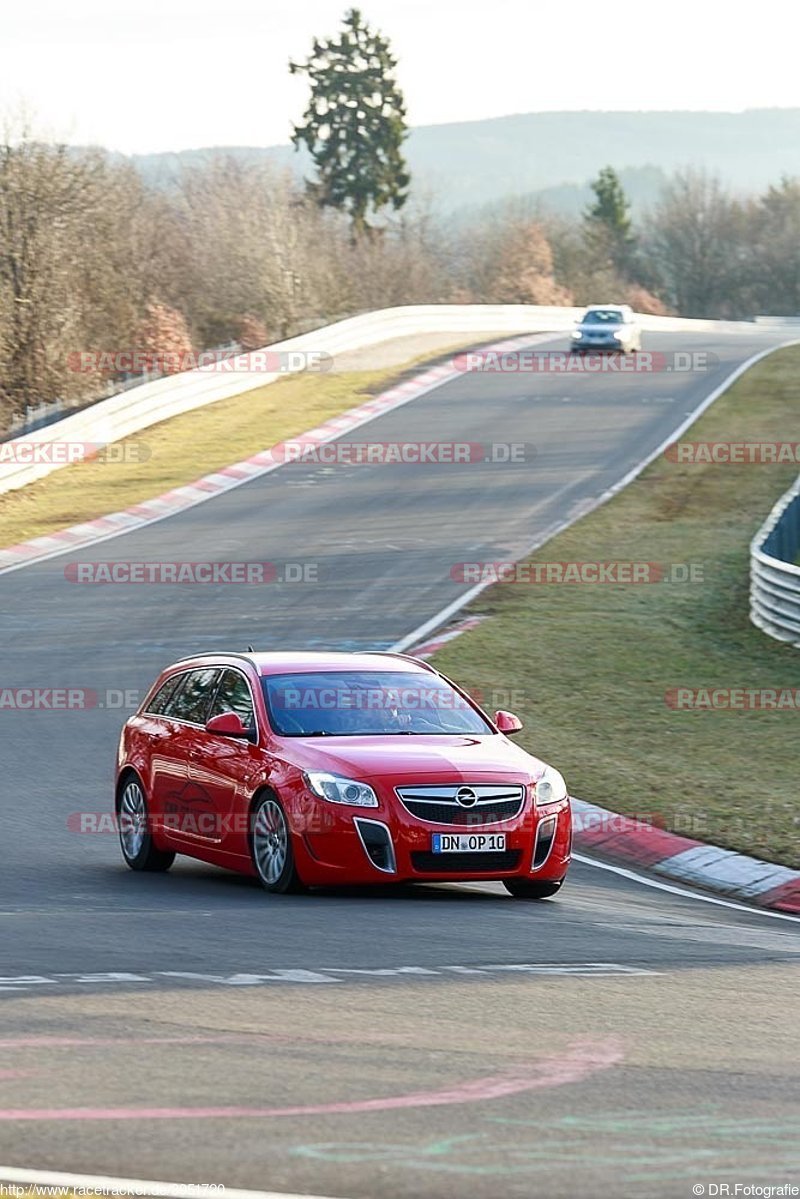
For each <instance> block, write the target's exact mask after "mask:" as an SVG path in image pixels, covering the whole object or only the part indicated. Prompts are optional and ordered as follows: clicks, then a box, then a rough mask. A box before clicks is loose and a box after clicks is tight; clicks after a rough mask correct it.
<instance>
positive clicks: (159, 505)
mask: <svg viewBox="0 0 800 1199" xmlns="http://www.w3.org/2000/svg"><path fill="white" fill-rule="evenodd" d="M552 336H553V334H552V333H539V334H528V335H527V336H524V337H512V338H508V339H507V340H505V341H501V342H497V343H496V344H494V345H492V346H491V347H487V349H491V350H492V351H497V352H498V353H503V352H504V351H511V350H520V349H524V348H525V347H527V346H531V345H535V344H537V343H539V342H542V341H548V340H550V339H551V338H552ZM461 377H462V372H461V371H459V370H456V369H455V368H454V367H453V365H452V363H451V362H449V361H448V362H443V363H439V364H438V365H437V366H432V367H430V368H429V369H428V370H426V371H424V372H423V373H422V374H420V375H417V376H415V378H413V379H409V380H407V381H406V382H404V383H398V384H397V386H396V387H392V388H390V389H389V390H388V391H385V392H383V393H382V394H381V395H379V396H376V397H375V399H373V400H368V401H367V403H365V404H359V405H358V407H356V408H351V409H349V411H347V412H344V413H343V414H342V415H341V416H336V417H332V418H331V420H328V421H325V423H324V424H322V425H318V426H317V428H316V429H310V430H309V431H308V432H307V433H300V434H298V436H297V437H291V438H288V439H287V441H282V442H279V443H278V444H277V445H274V446H271V447H270V448H269V449H266V450H262V451H261V452H260V453H258V454H254V455H253V457H252V458H245V459H244V461H242V462H236V463H234V465H233V466H226V467H224V468H223V469H222V470H218V471H215V472H214V473H213V474H210V475H204V476H203V478H202V479H197V480H196V481H195V482H194V483H189V484H187V485H186V486H184V487H176V488H174V490H172V491H167V492H165V493H164V494H163V495H159V496H157V497H156V498H155V499H152V500H145V501H143V502H142V503H141V504H134V505H133V506H132V507H130V508H124V509H122V511H120V512H112V513H110V515H108V516H100V517H98V518H97V519H96V520H89V521H86V522H85V523H83V524H79V525H72V526H71V527H70V528H67V529H61V530H60V531H59V532H57V533H51V534H48V535H47V536H44V537H34V538H32V539H31V540H30V541H22V542H20V543H19V544H18V545H12V546H9V547H7V548H6V549H0V574H5V573H7V572H8V571H11V570H19V569H20V567H22V566H27V565H28V564H29V563H31V562H39V561H42V560H43V559H46V558H55V557H57V556H58V555H59V554H65V553H69V551H70V550H74V549H80V548H83V547H85V546H88V545H95V544H97V543H98V542H100V541H109V540H110V539H111V538H112V537H120V536H122V534H124V533H130V532H131V531H132V530H133V529H139V528H142V527H144V526H145V525H151V524H155V523H156V521H159V520H165V519H166V518H167V517H169V516H174V515H175V514H176V513H177V512H184V511H185V510H186V509H187V508H193V507H195V505H197V504H202V503H204V502H205V501H206V500H210V499H214V498H215V497H216V496H218V495H221V494H222V493H223V492H225V491H231V490H232V489H233V488H234V487H240V486H241V485H242V484H243V483H249V482H250V481H251V480H252V479H256V478H259V477H260V476H261V475H267V474H269V473H270V472H271V471H274V470H278V469H279V468H280V467H281V466H284V465H285V461H284V452H285V450H286V447H287V445H291V447H292V449H293V450H295V451H296V449H297V447H298V446H299V447H302V448H307V447H311V446H321V445H327V444H328V443H329V442H331V441H335V440H336V439H337V438H339V437H341V436H342V434H343V433H349V432H352V430H353V429H358V428H360V427H361V426H362V425H366V424H368V423H369V422H370V421H373V420H375V419H376V418H377V417H379V416H383V415H384V414H385V413H387V412H391V411H393V410H394V409H395V408H400V407H402V406H403V404H408V403H409V402H410V401H411V400H416V399H419V397H420V396H423V395H426V394H427V393H428V392H430V391H433V390H435V388H437V387H441V386H442V384H444V383H449V382H450V381H452V380H453V379H458V378H461ZM301 452H302V450H301Z"/></svg>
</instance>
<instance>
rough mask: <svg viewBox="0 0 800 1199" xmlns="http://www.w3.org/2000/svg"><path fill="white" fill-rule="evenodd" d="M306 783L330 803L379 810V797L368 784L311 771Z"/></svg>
mask: <svg viewBox="0 0 800 1199" xmlns="http://www.w3.org/2000/svg"><path fill="white" fill-rule="evenodd" d="M306 782H307V783H308V785H309V787H310V788H311V790H312V791H313V792H314V794H315V795H318V796H319V797H320V799H327V801H328V803H343V804H349V805H350V806H351V807H353V808H377V806H378V797H377V795H376V794H375V792H374V791H373V790H372V787H368V786H367V784H366V783H357V782H356V781H355V780H354V779H343V778H340V777H339V776H338V775H336V774H323V773H322V772H321V771H319V770H310V771H309V772H308V774H307V775H306Z"/></svg>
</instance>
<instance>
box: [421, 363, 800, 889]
mask: <svg viewBox="0 0 800 1199" xmlns="http://www.w3.org/2000/svg"><path fill="white" fill-rule="evenodd" d="M799 409H800V348H791V349H787V350H783V351H780V352H778V353H777V354H774V355H772V356H770V357H769V358H767V359H765V360H764V361H763V362H761V363H760V364H758V365H757V366H755V367H754V368H753V369H752V370H750V371H748V372H747V374H746V375H744V376H743V377H742V378H741V379H740V380H739V381H738V382H737V383H736V384H735V385H734V387H733V388H732V389H731V390H730V391H729V392H727V393H726V394H725V395H724V396H722V397H721V398H720V399H719V400H717V401H716V403H715V404H713V405H712V407H711V408H710V409H709V411H708V412H707V413H706V414H705V415H704V416H703V417H702V419H701V420H700V421H699V422H698V423H697V424H695V425H694V426H693V428H692V429H691V430H690V431H689V432H688V433H687V435H686V440H691V441H701V440H702V441H705V440H708V441H740V440H748V441H755V440H769V441H772V440H779V441H781V440H792V439H794V436H795V435H796V429H797V414H798V410H799ZM793 431H794V432H793ZM795 475H796V467H792V466H776V465H772V466H757V465H713V466H712V465H693V466H690V465H684V464H677V463H675V462H671V461H668V460H667V459H665V458H661V459H659V460H657V461H656V462H654V463H653V464H652V465H651V466H650V467H649V468H648V469H647V470H646V471H645V472H644V473H643V474H642V475H641V476H640V478H639V479H637V480H636V481H635V482H634V483H632V484H631V485H630V486H629V487H628V488H627V489H626V490H625V491H624V492H623V493H621V494H620V495H619V496H617V497H616V498H615V499H613V500H612V501H611V502H610V503H608V504H606V505H605V506H604V507H602V508H600V509H598V510H597V511H596V512H595V513H593V514H591V515H589V516H587V517H584V519H583V520H581V521H579V523H578V524H577V525H575V526H574V527H573V528H571V529H569V530H567V531H566V532H564V533H562V534H560V535H559V536H558V537H556V538H554V539H553V540H552V541H550V542H549V543H548V544H547V545H546V546H543V547H542V548H541V549H540V550H538V551H537V552H536V553H535V554H533V555H532V557H531V558H530V559H529V561H530V562H532V563H544V562H555V563H563V562H612V561H614V562H658V563H663V564H669V563H696V564H699V568H700V570H701V572H702V576H703V581H702V583H700V582H695V583H687V584H683V585H679V584H673V583H667V582H660V583H657V584H656V583H654V584H650V585H624V586H623V585H610V584H595V585H589V584H584V585H569V584H563V585H547V584H538V585H536V584H521V583H520V584H510V583H506V584H498V585H496V586H494V587H492V588H491V589H490V590H488V591H486V592H484V593H483V594H482V595H481V596H480V597H479V598H478V599H477V600H476V601H475V603H474V604H473V605H472V606H471V608H470V609H468V612H469V613H488V614H490V615H491V616H492V619H491V620H487V621H485V622H483V623H482V624H481V625H480V626H479V627H478V628H477V629H475V630H474V631H473V632H471V633H469V634H466V635H465V636H463V637H461V638H458V639H456V640H455V641H453V642H451V643H449V644H447V645H446V646H445V647H443V649H442V650H441V651H440V652H439V653H438V654H437V655H436V659H435V661H436V665H437V666H438V667H439V668H441V669H442V670H444V671H445V673H447V674H450V675H452V676H453V677H454V678H456V679H458V680H459V681H460V682H462V683H464V684H466V685H468V686H469V687H471V688H474V689H476V690H479V691H480V693H481V694H482V695H483V697H484V700H485V702H486V704H487V706H489V703H490V701H491V697H492V694H493V693H498V692H499V693H500V695H501V696H502V695H503V694H504V693H505V694H506V695H508V693H515V694H514V703H515V705H516V708H517V710H518V714H519V715H520V716H521V717H522V718H523V720H524V722H525V731H524V732H523V733H522V734H520V741H521V743H522V744H524V745H525V746H526V748H528V749H529V750H531V751H532V752H535V753H536V754H538V755H540V756H541V757H543V758H545V759H546V760H548V761H550V762H553V763H554V764H556V765H558V767H559V769H561V770H562V771H563V773H564V775H565V776H566V778H567V782H568V784H569V786H570V789H571V791H572V793H573V794H574V795H578V796H580V797H581V798H582V799H587V800H591V801H592V802H594V803H598V804H601V805H602V806H604V807H608V808H611V809H613V810H615V811H618V812H623V813H625V814H627V815H640V816H643V817H644V818H646V819H648V818H654V817H655V818H656V819H659V820H660V819H663V823H664V826H665V827H667V828H669V829H672V830H673V831H675V832H678V833H683V834H684V835H686V836H690V837H696V838H697V839H698V840H702V841H709V842H712V843H715V844H718V845H723V846H726V847H728V848H730V849H734V850H738V851H740V852H742V853H747V854H751V855H754V856H756V857H762V858H766V859H768V860H770V861H776V862H782V863H784V864H786V865H787V866H793V867H800V802H799V797H798V783H797V744H798V732H800V711H798V710H783V711H753V710H750V711H720V710H711V711H708V710H705V711H698V710H689V711H680V710H674V709H672V708H670V707H669V706H668V705H667V702H666V700H665V693H666V692H667V691H668V690H669V689H670V688H675V687H688V688H710V687H724V688H728V687H745V688H748V689H761V688H765V689H775V688H798V687H800V653H799V652H798V651H797V650H795V649H792V648H790V647H788V646H784V645H781V644H779V643H778V642H775V641H772V640H770V639H769V638H768V637H765V636H764V635H763V634H762V633H760V632H759V631H758V630H757V629H755V628H754V627H753V626H752V625H751V624H750V622H749V619H748V566H749V554H748V550H749V542H750V539H751V537H752V535H753V533H754V532H755V530H756V529H757V527H758V525H759V524H760V523H761V522H762V521H763V520H764V518H765V516H766V515H767V513H768V512H769V510H770V508H771V507H772V505H773V504H774V503H775V501H776V500H777V499H778V497H779V496H780V495H781V494H782V492H784V491H785V490H786V489H787V488H788V487H789V486H790V484H791V483H792V481H793V479H794V477H795ZM496 706H500V707H502V706H504V705H503V703H502V702H501V703H499V704H497V705H496Z"/></svg>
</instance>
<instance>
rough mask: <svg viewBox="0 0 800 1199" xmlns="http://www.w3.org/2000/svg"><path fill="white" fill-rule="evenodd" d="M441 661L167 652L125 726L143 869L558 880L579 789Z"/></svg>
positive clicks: (293, 882) (290, 884) (120, 777)
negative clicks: (169, 656) (196, 866)
mask: <svg viewBox="0 0 800 1199" xmlns="http://www.w3.org/2000/svg"><path fill="white" fill-rule="evenodd" d="M521 727H522V726H521V724H520V721H519V720H518V719H517V718H516V717H515V716H512V715H511V713H509V712H496V713H495V714H494V717H493V718H491V719H490V718H489V717H488V716H487V715H486V714H485V713H484V712H482V711H481V709H480V708H479V707H478V705H477V704H476V703H475V702H474V701H473V700H472V699H471V698H470V696H469V695H468V694H467V693H466V692H465V691H463V690H461V689H460V688H459V687H457V686H456V685H455V684H454V683H452V682H450V680H449V679H446V678H445V677H444V676H443V675H441V674H439V672H438V671H436V670H435V669H434V668H433V667H432V666H430V665H428V664H427V663H426V662H422V661H420V660H419V659H416V658H412V657H409V656H408V655H403V654H395V653H352V654H351V653H263V654H262V653H247V654H239V653H230V654H225V653H223V654H202V655H198V656H196V657H192V658H185V659H183V660H181V661H179V662H176V663H174V665H172V666H170V667H168V668H167V669H166V670H165V671H164V672H163V674H161V676H160V677H159V678H158V680H157V681H156V683H155V685H154V686H153V687H152V689H151V690H150V692H149V693H148V695H147V697H146V699H145V700H144V703H143V704H142V705H141V707H140V709H139V711H138V712H137V713H136V715H135V716H132V717H131V719H130V720H129V721H128V722H127V724H126V725H125V727H124V729H123V731H122V736H121V739H120V744H119V754H118V766H117V784H116V810H117V819H118V824H119V831H120V841H121V845H122V853H123V855H124V857H125V861H126V862H127V863H128V865H129V866H130V867H132V869H134V870H167V869H168V868H169V867H170V866H171V865H172V862H173V861H174V859H175V855H176V854H178V853H182V854H187V855H189V856H190V857H193V858H200V859H201V860H202V861H204V862H211V863H213V864H214V865H216V866H224V867H226V868H228V869H230V870H238V871H241V872H243V873H246V874H255V875H256V876H257V877H258V878H259V879H260V881H261V882H262V883H263V885H264V886H265V887H266V889H267V890H268V891H275V892H289V891H300V890H303V889H305V888H307V887H315V886H330V885H335V884H337V883H339V884H359V883H372V884H374V883H380V882H392V881H396V882H454V881H458V880H462V881H465V880H480V879H483V880H485V879H496V880H499V881H501V882H502V883H503V884H504V885H505V887H506V888H507V889H508V891H509V892H510V893H511V894H512V895H514V896H517V897H519V898H526V899H528V898H530V899H543V898H546V897H548V896H551V895H554V894H555V893H556V891H558V889H559V887H560V886H561V884H562V882H563V881H564V876H565V874H566V872H567V867H568V865H569V860H570V848H571V840H572V836H571V818H570V804H569V798H568V795H567V788H566V785H565V783H564V779H563V778H562V776H561V775H560V774H559V772H558V771H557V770H555V769H553V767H552V766H548V765H546V764H545V763H544V762H541V761H540V760H539V759H538V758H534V757H532V756H531V755H530V754H528V753H526V752H525V751H524V750H523V749H521V748H520V747H519V746H517V745H515V744H514V743H513V742H512V741H510V740H509V734H512V733H516V732H518V731H519V729H520V728H521Z"/></svg>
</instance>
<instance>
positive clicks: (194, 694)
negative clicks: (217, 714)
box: [165, 667, 219, 724]
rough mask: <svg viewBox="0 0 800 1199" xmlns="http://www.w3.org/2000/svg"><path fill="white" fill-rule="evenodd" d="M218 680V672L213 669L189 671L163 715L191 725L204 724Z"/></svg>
mask: <svg viewBox="0 0 800 1199" xmlns="http://www.w3.org/2000/svg"><path fill="white" fill-rule="evenodd" d="M218 678H219V670H218V669H216V668H215V667H206V668H204V669H203V670H190V671H189V672H188V675H187V677H186V682H185V683H184V685H183V686H182V687H181V689H180V691H178V692H176V694H175V698H174V700H173V701H172V703H170V704H169V706H168V708H167V711H166V712H165V715H166V716H172V717H174V719H175V720H189V721H191V722H192V723H193V724H205V722H206V719H207V713H208V708H209V705H210V703H211V698H212V696H213V694H214V688H215V687H216V684H217V679H218Z"/></svg>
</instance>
